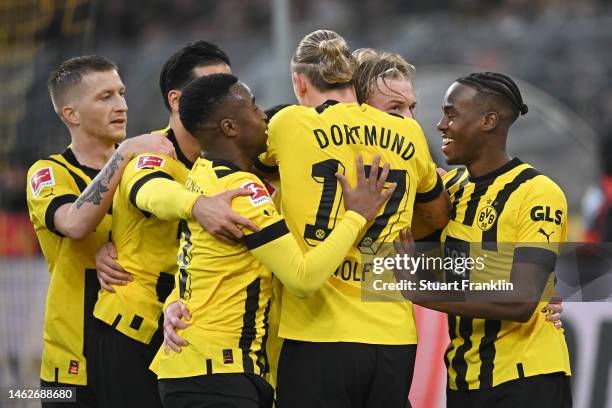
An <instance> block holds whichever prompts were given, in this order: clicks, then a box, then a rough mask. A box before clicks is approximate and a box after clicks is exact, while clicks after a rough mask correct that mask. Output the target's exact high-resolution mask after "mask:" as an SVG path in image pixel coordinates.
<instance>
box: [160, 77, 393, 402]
mask: <svg viewBox="0 0 612 408" xmlns="http://www.w3.org/2000/svg"><path fill="white" fill-rule="evenodd" d="M180 113H181V121H182V122H183V124H184V125H185V127H186V128H187V129H188V130H189V131H190V132H191V133H192V134H193V135H194V136H195V137H197V138H198V140H199V141H200V142H201V144H202V146H203V147H204V150H205V152H206V153H205V154H206V159H199V160H198V161H197V162H196V164H195V165H194V168H193V169H192V171H191V173H190V175H189V177H188V179H187V186H188V188H189V189H190V190H192V191H194V192H196V193H200V194H202V193H203V194H214V193H218V192H220V191H223V190H227V189H232V188H238V187H243V188H248V189H250V190H251V191H252V194H251V196H250V197H239V198H237V199H235V200H234V202H233V203H232V205H233V208H234V209H235V210H236V211H237V212H238V213H240V214H243V215H244V216H246V217H248V218H249V219H251V220H253V221H254V222H256V223H257V224H258V225H259V226H260V228H261V230H260V231H258V232H254V233H249V232H248V231H247V232H246V236H245V240H244V244H243V245H238V246H236V245H227V244H224V243H222V242H220V241H217V240H215V239H214V238H213V237H212V236H211V235H210V234H209V233H208V232H207V231H206V230H204V229H203V228H201V227H200V225H199V224H198V223H196V222H193V221H190V222H188V223H187V224H183V235H182V239H181V249H180V250H179V262H178V264H179V274H177V277H176V278H177V282H176V285H175V288H174V290H173V293H172V295H171V296H172V298H170V299H169V300H168V302H170V301H172V300H173V298H180V299H181V301H182V302H183V303H184V304H185V306H186V307H187V308H188V309H189V310H190V312H191V317H192V318H191V325H190V326H189V327H188V328H186V329H185V330H184V331H183V332H182V333H181V335H182V336H183V337H184V338H185V339H186V340H187V341H188V342H189V345H188V346H186V347H184V348H183V349H182V351H181V352H180V353H176V352H174V351H170V353H169V354H167V353H166V352H165V351H164V349H160V351H159V352H158V354H157V356H156V358H155V360H154V362H153V364H152V369H153V370H154V371H155V372H156V373H157V374H158V378H159V379H160V394H161V396H162V399H163V401H164V406H166V407H187V406H196V405H197V406H224V407H242V408H245V407H246V408H248V407H253V408H254V407H269V406H271V404H272V396H273V390H272V387H270V385H269V384H267V383H266V382H265V380H263V378H261V376H263V374H264V373H265V370H266V357H265V342H266V338H267V334H266V332H267V318H268V312H269V309H270V301H271V294H272V287H271V286H272V282H271V281H272V279H271V278H272V275H271V274H272V273H274V274H275V275H276V276H277V277H278V278H279V279H280V280H281V281H282V282H283V284H284V287H285V288H286V289H287V290H288V293H292V294H293V295H295V296H299V297H305V296H309V295H310V294H312V293H313V292H315V291H316V290H317V289H318V288H319V287H320V286H321V285H322V284H323V283H324V282H325V281H326V279H327V278H328V277H329V276H330V275H331V274H332V272H333V271H334V269H335V268H336V267H337V266H339V265H340V263H341V262H342V260H343V259H344V257H345V256H346V254H347V252H348V251H349V250H350V248H351V247H353V246H354V245H355V243H356V242H357V240H358V238H359V237H360V235H361V233H362V232H363V227H365V225H366V222H367V221H369V220H372V219H373V218H374V217H375V216H376V214H377V213H378V211H379V209H380V208H381V207H382V205H383V204H384V203H385V202H386V201H387V199H388V198H389V197H391V196H392V194H393V192H394V190H395V188H396V187H397V184H395V183H392V184H391V185H390V186H389V188H388V189H387V190H386V191H385V182H386V179H387V176H388V175H389V165H388V164H385V166H384V167H383V170H382V172H381V173H380V178H379V177H378V173H379V171H378V169H379V163H380V158H379V157H377V158H376V157H375V158H374V161H373V162H372V169H373V170H372V171H370V173H369V180H366V175H365V170H364V166H363V164H362V163H361V162H359V160H358V165H357V167H358V170H357V178H358V183H357V187H356V188H355V189H351V187H350V185H349V183H348V181H347V180H346V178H345V177H344V175H343V174H342V173H341V172H337V173H335V175H334V177H337V178H338V179H340V182H341V184H342V190H343V197H344V206H345V208H346V213H345V216H344V218H343V220H342V221H340V222H338V224H337V225H336V228H335V229H334V231H333V232H332V233H331V234H330V236H329V237H328V239H327V240H326V241H325V242H324V243H322V244H321V245H320V246H318V247H317V248H316V249H313V250H312V251H309V252H308V253H307V254H304V253H303V249H301V248H300V247H299V245H298V243H297V242H296V239H295V238H294V237H293V235H292V234H291V233H290V232H289V230H288V228H287V225H286V223H285V220H284V218H283V217H282V216H281V215H279V214H278V212H277V211H276V209H275V206H274V203H273V202H272V199H271V198H270V196H269V195H268V193H267V191H266V189H265V187H264V186H263V184H262V182H261V180H259V178H257V176H255V175H254V174H251V173H249V172H248V170H249V169H251V168H252V166H253V163H254V162H255V160H256V159H257V157H258V155H259V154H260V153H261V152H262V151H263V150H265V147H266V133H265V131H266V122H265V114H264V113H263V112H262V111H261V110H260V109H259V108H258V107H257V105H256V104H255V98H254V97H253V95H252V94H251V92H250V90H249V89H248V87H246V86H245V85H244V84H243V83H240V82H238V79H237V78H236V77H234V76H232V75H227V74H217V75H211V76H207V77H203V78H199V79H197V80H195V81H193V82H192V83H191V84H189V85H188V86H187V88H186V89H185V90H184V92H183V95H182V97H181V102H180Z"/></svg>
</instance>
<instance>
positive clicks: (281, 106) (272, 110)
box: [264, 103, 292, 122]
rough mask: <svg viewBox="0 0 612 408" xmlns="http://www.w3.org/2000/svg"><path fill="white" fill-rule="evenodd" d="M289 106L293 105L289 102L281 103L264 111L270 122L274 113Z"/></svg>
mask: <svg viewBox="0 0 612 408" xmlns="http://www.w3.org/2000/svg"><path fill="white" fill-rule="evenodd" d="M288 106H292V105H291V104H289V103H281V104H279V105H274V106H271V107H269V108H268V109H266V110H265V111H264V113H265V114H266V117H267V119H266V121H267V122H270V120H271V119H272V117H273V116H274V115H276V114H277V113H278V112H280V111H282V110H283V109H285V108H286V107H288Z"/></svg>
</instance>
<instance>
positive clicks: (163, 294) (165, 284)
mask: <svg viewBox="0 0 612 408" xmlns="http://www.w3.org/2000/svg"><path fill="white" fill-rule="evenodd" d="M172 289H174V275H172V274H171V273H167V272H160V273H159V276H158V277H157V283H156V284H155V293H156V294H157V300H158V301H159V302H161V303H164V302H165V301H166V298H167V297H168V296H169V295H170V292H172Z"/></svg>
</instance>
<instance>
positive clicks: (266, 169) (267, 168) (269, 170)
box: [253, 158, 278, 174]
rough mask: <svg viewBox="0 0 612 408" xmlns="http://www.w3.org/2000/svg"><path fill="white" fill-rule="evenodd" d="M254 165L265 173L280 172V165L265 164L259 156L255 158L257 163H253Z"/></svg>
mask: <svg viewBox="0 0 612 408" xmlns="http://www.w3.org/2000/svg"><path fill="white" fill-rule="evenodd" d="M253 165H254V166H255V168H256V169H257V170H259V171H263V172H264V173H269V174H274V173H278V166H268V165H266V164H263V163H262V162H261V161H260V160H259V158H257V160H255V163H253Z"/></svg>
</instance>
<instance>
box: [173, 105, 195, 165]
mask: <svg viewBox="0 0 612 408" xmlns="http://www.w3.org/2000/svg"><path fill="white" fill-rule="evenodd" d="M170 128H171V129H172V130H173V131H174V136H176V141H177V142H178V145H179V148H180V149H181V151H182V152H183V154H184V155H185V157H187V159H189V161H191V162H194V161H196V160H197V159H198V157H200V154H201V153H202V148H201V147H200V143H198V141H197V139H196V138H195V137H193V136H192V135H191V133H189V132H188V131H187V129H185V127H184V126H183V123H182V122H181V120H180V119H179V117H178V115H176V114H171V115H170Z"/></svg>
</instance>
